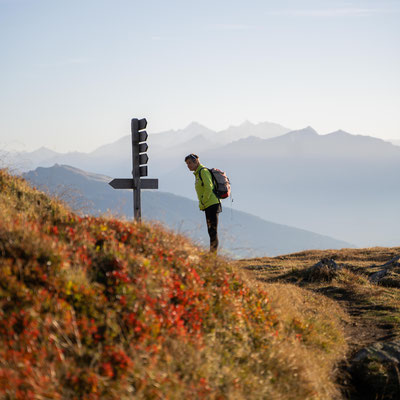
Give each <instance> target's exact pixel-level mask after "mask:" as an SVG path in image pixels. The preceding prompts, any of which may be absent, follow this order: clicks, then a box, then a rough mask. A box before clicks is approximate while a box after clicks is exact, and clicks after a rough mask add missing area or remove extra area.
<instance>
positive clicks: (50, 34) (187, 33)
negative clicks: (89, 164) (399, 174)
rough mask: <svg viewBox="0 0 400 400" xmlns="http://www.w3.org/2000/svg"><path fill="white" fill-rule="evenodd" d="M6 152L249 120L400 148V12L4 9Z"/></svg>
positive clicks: (169, 4) (54, 1)
mask: <svg viewBox="0 0 400 400" xmlns="http://www.w3.org/2000/svg"><path fill="white" fill-rule="evenodd" d="M0 57H1V63H0V112H1V117H0V149H1V148H3V149H4V148H6V149H13V148H18V149H25V150H33V149H36V148H38V147H40V146H47V147H49V148H51V149H54V150H57V151H69V150H79V151H90V150H93V149H95V148H96V147H98V146H100V145H102V144H105V143H109V142H112V141H115V140H117V139H119V138H120V137H121V136H123V135H126V134H128V133H129V129H130V119H131V118H133V117H139V118H141V117H146V118H147V119H148V121H149V125H148V131H149V133H152V132H160V131H162V130H167V129H179V128H183V127H185V126H186V125H188V124H189V123H190V122H191V121H197V122H199V123H201V124H203V125H206V126H208V127H209V128H212V129H215V130H222V129H224V128H226V127H228V126H229V125H238V124H240V123H242V122H243V121H244V120H250V121H251V122H253V123H257V122H263V121H270V122H276V123H279V124H281V125H284V126H286V127H288V128H291V129H300V128H304V127H305V126H307V125H311V126H312V127H313V128H314V129H316V130H317V131H318V132H319V133H321V134H324V133H328V132H332V131H335V130H337V129H343V130H346V131H348V132H350V133H354V134H364V135H371V136H376V137H381V138H383V139H390V138H393V139H399V140H400V73H399V71H400V0H396V1H393V0H392V1H390V0H374V1H370V0H366V1H361V0H359V1H341V0H315V1H314V0H304V1H301V0H280V1H277V0H276V1H269V0H259V1H257V0H243V1H239V0H212V1H211V0H201V1H199V0H140V1H139V0H0Z"/></svg>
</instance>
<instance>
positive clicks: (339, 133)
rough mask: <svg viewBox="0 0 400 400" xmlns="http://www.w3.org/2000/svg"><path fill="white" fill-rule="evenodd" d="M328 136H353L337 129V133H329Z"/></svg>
mask: <svg viewBox="0 0 400 400" xmlns="http://www.w3.org/2000/svg"><path fill="white" fill-rule="evenodd" d="M328 135H340V136H354V135H352V134H351V133H349V132H346V131H344V130H342V129H338V130H337V131H334V132H332V133H329V134H328Z"/></svg>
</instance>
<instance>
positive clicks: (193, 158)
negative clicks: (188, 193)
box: [185, 153, 200, 171]
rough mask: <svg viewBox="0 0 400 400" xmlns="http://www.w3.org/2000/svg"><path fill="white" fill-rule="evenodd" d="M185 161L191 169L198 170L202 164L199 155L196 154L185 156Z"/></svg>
mask: <svg viewBox="0 0 400 400" xmlns="http://www.w3.org/2000/svg"><path fill="white" fill-rule="evenodd" d="M185 163H186V165H187V167H188V168H189V169H190V171H196V169H197V167H198V166H199V165H200V160H199V156H197V155H196V154H193V153H192V154H189V155H188V156H186V157H185Z"/></svg>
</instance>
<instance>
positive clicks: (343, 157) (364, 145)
mask: <svg viewBox="0 0 400 400" xmlns="http://www.w3.org/2000/svg"><path fill="white" fill-rule="evenodd" d="M148 131H149V138H148V144H149V150H148V154H149V158H150V160H149V164H148V167H149V177H153V178H159V187H160V191H162V192H168V193H171V194H174V195H178V196H183V197H186V198H188V199H191V200H195V192H194V188H193V176H192V174H191V173H190V172H189V171H188V170H187V168H186V166H185V164H184V162H183V159H184V157H185V155H186V154H188V153H190V152H194V153H197V154H198V155H199V156H200V159H201V161H202V163H203V164H205V165H206V166H208V167H216V168H220V169H222V170H224V171H226V172H227V174H228V176H229V178H230V180H231V183H232V196H233V203H232V204H231V207H232V209H233V211H242V212H245V213H251V214H253V215H256V216H258V217H260V218H262V219H263V220H266V221H270V222H274V223H277V224H283V225H287V226H291V227H297V228H299V229H304V230H307V231H312V232H315V233H318V234H321V235H324V236H329V237H333V238H336V239H339V240H342V241H345V242H347V243H351V244H354V245H356V246H377V245H380V246H395V245H397V244H398V233H397V232H398V226H399V223H400V212H399V210H398V201H397V200H398V199H399V198H400V185H399V182H400V179H399V178H400V174H399V171H400V147H399V146H395V145H393V144H392V143H389V142H386V141H384V140H382V139H377V138H374V137H370V136H362V135H353V134H351V133H347V132H344V131H341V130H338V131H336V132H332V133H331V134H327V135H320V134H318V132H316V131H315V130H314V129H313V128H312V127H306V128H304V129H301V130H297V131H291V130H290V129H289V128H285V127H283V126H281V125H278V124H274V123H269V122H265V123H261V124H252V123H251V122H249V121H246V122H245V123H243V124H241V125H240V126H231V127H229V128H228V129H226V130H224V131H220V132H215V131H212V130H211V129H209V128H207V127H205V126H203V125H201V124H199V123H191V124H189V125H188V126H187V127H186V128H185V129H181V130H169V131H166V132H161V133H152V132H151V123H149V126H148ZM3 158H4V159H6V160H8V162H9V164H11V165H13V166H14V167H15V168H17V169H19V170H20V171H25V172H26V171H28V170H34V169H35V168H37V167H39V166H41V167H51V166H53V165H54V164H56V163H57V164H62V165H71V166H73V167H75V168H79V169H82V170H84V171H89V172H92V173H95V174H103V175H107V176H108V177H112V178H123V177H130V171H131V168H132V167H131V163H132V162H131V144H130V135H126V136H124V137H122V138H121V139H119V140H117V141H115V142H114V143H110V144H108V145H103V146H101V147H99V148H98V149H96V150H95V151H93V152H91V153H79V152H74V153H66V154H59V153H56V152H53V151H50V150H48V149H46V148H41V149H38V150H37V151H34V152H31V153H19V154H16V153H13V154H12V153H9V154H7V156H6V157H3ZM114 194H115V196H117V191H114ZM225 203H227V201H225V202H224V204H225Z"/></svg>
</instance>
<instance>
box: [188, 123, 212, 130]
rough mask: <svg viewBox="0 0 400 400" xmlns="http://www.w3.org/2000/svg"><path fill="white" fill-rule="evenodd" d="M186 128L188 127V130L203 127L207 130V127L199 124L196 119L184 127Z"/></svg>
mask: <svg viewBox="0 0 400 400" xmlns="http://www.w3.org/2000/svg"><path fill="white" fill-rule="evenodd" d="M186 129H190V130H194V129H196V130H198V129H201V130H204V129H206V130H209V128H207V127H206V126H204V125H201V124H199V123H198V122H196V121H192V122H191V123H190V124H189V125H188V126H187V127H186V128H184V130H186Z"/></svg>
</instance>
